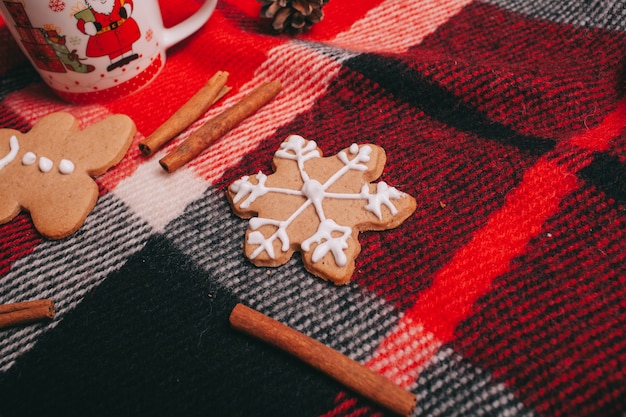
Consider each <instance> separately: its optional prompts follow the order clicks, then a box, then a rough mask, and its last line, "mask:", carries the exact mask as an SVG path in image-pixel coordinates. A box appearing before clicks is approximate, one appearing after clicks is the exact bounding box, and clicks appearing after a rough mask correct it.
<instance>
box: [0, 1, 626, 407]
mask: <svg viewBox="0 0 626 417" xmlns="http://www.w3.org/2000/svg"><path fill="white" fill-rule="evenodd" d="M199 4H200V2H198V1H195V2H189V1H182V0H172V1H162V2H161V7H162V9H163V16H164V19H165V23H166V25H173V24H175V23H178V22H180V21H182V20H183V19H184V18H186V17H187V16H189V15H190V14H191V13H193V12H194V11H195V10H196V9H197V8H198V7H199ZM259 8H260V3H259V2H257V1H254V0H245V1H242V0H220V1H219V2H218V5H217V9H216V11H215V13H214V14H213V16H212V17H211V19H210V20H209V22H208V23H207V24H206V25H205V26H204V27H202V28H201V29H200V30H199V31H198V32H197V33H196V34H194V35H193V36H192V37H190V38H188V39H186V40H185V41H183V42H182V43H180V44H178V45H176V46H174V47H173V48H171V49H170V50H169V51H168V56H167V63H166V65H165V68H164V69H163V71H162V72H161V73H160V74H159V76H158V77H157V78H156V80H155V81H154V82H152V83H151V84H149V85H148V86H147V87H146V88H144V89H143V90H141V91H140V92H138V93H136V94H134V95H131V96H129V97H126V98H123V99H118V100H115V101H111V102H108V103H105V104H92V105H73V104H69V103H67V102H65V101H63V100H61V99H59V98H58V97H56V96H55V95H54V93H53V92H52V91H51V90H50V89H49V88H48V87H47V86H46V84H45V83H43V82H42V80H41V78H40V76H39V75H38V74H37V73H36V72H35V71H34V69H32V67H31V66H30V64H29V63H28V62H27V61H26V59H25V58H24V57H23V56H22V55H21V53H20V52H19V49H18V48H17V46H16V44H15V41H14V40H13V39H12V38H11V36H10V34H9V32H8V30H7V28H6V25H4V24H1V25H0V55H1V59H0V128H11V129H16V130H19V131H21V132H27V131H28V130H29V129H30V128H31V127H32V126H33V124H34V123H35V122H37V120H39V119H41V118H42V117H43V116H44V115H46V114H48V113H50V112H53V111H67V112H70V113H72V114H73V115H74V116H75V117H77V118H78V119H79V120H80V123H81V125H82V126H88V125H90V124H92V123H95V122H96V121H98V120H100V119H102V118H104V117H106V116H108V115H111V114H126V115H128V116H130V117H131V118H132V119H133V120H134V122H135V123H136V125H137V134H136V136H135V138H134V140H133V144H132V145H131V148H130V149H129V151H128V153H127V154H126V156H125V157H124V159H123V160H122V161H121V162H120V163H119V164H118V165H117V166H116V167H114V168H113V169H111V170H109V171H108V172H106V173H105V174H103V175H102V176H100V177H98V178H97V179H96V181H97V183H98V186H99V190H100V195H99V199H98V202H97V204H96V206H95V208H94V210H93V212H92V213H91V214H90V215H89V216H88V218H87V221H86V223H85V224H84V226H83V227H81V228H80V229H79V230H78V232H76V233H75V234H73V235H71V236H70V237H68V238H65V239H62V240H58V241H50V240H47V239H44V238H42V237H41V236H40V235H39V234H38V233H37V231H36V230H35V228H34V227H33V225H32V223H31V220H30V217H29V215H28V214H27V213H21V214H19V215H18V216H17V217H16V218H15V219H14V220H13V221H11V222H9V223H7V224H4V225H0V303H11V302H18V301H27V300H32V299H40V298H51V299H53V300H54V301H55V305H56V310H57V311H56V316H55V318H54V320H52V321H51V322H45V323H38V324H34V325H28V326H19V327H14V328H10V329H5V330H0V415H1V416H2V417H25V416H43V415H46V416H64V417H69V416H94V417H95V416H143V415H146V416H147V415H151V416H225V417H230V416H249V417H253V416H320V417H321V416H325V417H331V416H332V417H339V416H346V417H347V416H355V417H356V416H359V417H361V416H383V415H390V414H388V411H386V410H384V409H382V408H380V407H379V406H377V405H376V404H373V403H371V402H370V401H369V400H367V399H365V398H362V397H361V396H359V395H358V394H356V393H354V392H352V391H350V390H348V389H346V388H344V387H343V386H341V385H340V384H339V383H337V382H335V381H333V380H332V379H330V378H329V377H327V376H325V375H323V374H321V373H319V372H318V371H316V370H314V369H312V368H311V367H309V366H308V365H305V364H303V363H301V362H300V361H298V360H296V359H294V358H293V357H291V356H289V355H287V354H285V353H283V352H280V351H278V350H276V349H275V348H272V347H269V346H267V345H265V344H264V343H262V342H259V341H256V340H255V339H252V338H250V337H248V336H245V335H242V334H240V333H237V332H235V331H233V330H232V329H231V328H230V326H229V324H228V316H229V314H230V311H231V310H232V308H233V307H234V305H235V304H236V303H243V304H246V305H248V306H250V307H253V308H255V309H257V310H259V311H260V312H262V313H264V314H266V315H268V316H270V317H272V318H274V319H276V320H278V321H281V322H283V323H285V324H287V325H289V326H291V327H292V328H295V329H297V330H298V331H300V332H302V333H304V334H306V335H308V336H311V337H313V338H315V339H316V340H318V341H320V342H322V343H324V344H326V345H328V346H330V347H332V348H334V349H336V350H338V351H340V352H342V353H344V354H346V355H347V356H349V357H351V358H352V359H354V360H356V361H358V362H360V363H362V364H364V365H365V366H367V367H369V368H370V369H372V370H374V371H375V372H377V373H379V374H381V375H383V376H385V377H387V378H389V379H390V380H391V381H393V382H394V383H396V384H398V385H400V386H401V387H403V388H405V389H407V390H409V391H411V392H413V393H415V394H416V395H417V398H418V400H417V405H416V407H415V410H414V411H413V415H414V416H490V415H493V416H496V415H497V416H517V415H520V416H615V417H623V416H624V415H625V413H626V131H625V130H624V127H625V126H626V101H625V100H624V97H623V95H624V92H625V91H626V88H625V87H626V71H625V70H624V68H626V65H625V63H626V7H625V6H624V2H623V1H617V0H598V1H582V0H577V1H570V2H561V1H557V0H549V1H545V0H524V1H507V0H491V1H476V0H475V1H470V0H440V1H434V0H428V1H426V0H424V1H415V0H361V1H358V2H350V1H342V0H331V1H330V2H329V3H328V4H327V5H326V6H325V7H324V12H325V17H324V19H323V20H322V21H321V22H320V23H317V24H315V25H314V26H313V27H312V29H311V30H310V31H309V32H306V33H304V34H302V35H298V36H288V35H275V34H272V33H271V32H270V31H269V29H268V26H267V22H266V21H264V20H262V19H261V18H260V17H259ZM219 70H223V71H228V72H229V74H230V76H229V80H228V85H229V86H231V87H232V90H231V92H230V93H229V94H228V95H227V96H226V97H225V98H224V99H223V100H222V101H220V102H218V103H217V104H216V105H215V106H214V107H212V108H211V109H209V110H208V111H207V112H206V113H205V114H203V115H202V117H201V118H200V119H199V120H198V121H197V122H196V123H194V124H193V125H192V126H191V127H189V128H188V129H186V130H185V131H184V132H183V133H182V134H181V135H179V136H178V137H177V138H176V139H174V140H173V141H172V142H171V143H170V144H168V145H167V146H166V147H165V148H164V149H163V150H161V151H160V152H159V153H158V154H157V155H156V156H154V157H151V158H147V157H145V156H143V155H142V154H141V153H140V152H139V149H138V146H137V144H138V143H139V141H141V140H142V139H144V138H145V137H147V136H148V135H149V134H150V133H152V132H153V131H154V130H155V129H156V128H157V127H158V126H159V125H160V124H161V123H163V122H164V121H165V120H166V119H167V118H168V117H169V116H170V115H171V114H172V113H173V112H174V111H175V110H176V109H178V108H179V107H180V106H181V105H182V104H183V103H185V102H186V100H188V99H189V97H191V95H192V94H193V93H194V92H195V91H197V90H198V89H199V88H200V87H201V86H202V85H204V83H206V81H207V80H208V79H209V78H210V77H211V76H212V75H213V74H214V73H215V72H216V71H219ZM269 80H279V81H280V82H281V83H282V85H283V89H282V91H281V93H280V94H279V95H278V96H277V97H276V98H275V99H274V100H272V101H271V102H270V103H269V104H268V105H267V106H265V107H264V108H262V109H261V110H260V111H258V112H257V113H255V114H254V115H253V116H251V117H249V118H248V119H246V120H245V121H244V122H242V123H241V124H239V125H238V126H237V127H236V128H235V129H233V130H232V131H231V132H229V133H228V134H227V135H225V136H224V137H222V138H221V139H220V140H219V141H218V142H217V143H215V144H214V145H212V146H211V147H210V148H209V149H207V150H206V151H205V152H203V153H202V154H201V155H200V156H199V157H197V158H195V159H194V160H193V161H192V162H190V163H189V164H187V165H185V166H184V167H183V168H181V169H180V170H179V171H177V172H175V173H173V174H167V173H165V172H164V171H163V170H162V169H161V167H160V166H159V164H158V159H159V158H160V157H162V156H163V155H164V154H165V153H166V152H168V151H170V150H172V149H173V148H174V147H175V146H176V145H177V144H178V143H180V142H181V141H182V140H184V139H185V138H187V137H189V135H190V134H191V133H192V132H194V131H195V130H196V129H197V128H198V127H199V126H201V125H202V123H204V122H206V121H207V120H209V119H210V118H212V117H213V116H215V115H217V114H219V113H220V112H222V111H224V110H225V109H226V108H228V107H230V106H231V105H233V104H234V103H236V102H237V101H239V100H240V99H241V98H242V97H243V96H244V95H245V94H247V93H248V92H250V91H251V90H252V89H253V88H255V87H256V86H258V85H259V84H260V83H262V82H263V81H269ZM291 134H297V135H301V136H303V137H305V138H307V139H311V140H315V141H316V142H317V143H318V145H319V147H320V148H321V149H322V150H323V151H324V154H325V155H333V154H335V153H337V152H339V151H340V150H341V149H344V148H346V147H348V146H350V145H351V144H352V143H354V142H357V143H373V144H376V145H380V146H382V147H383V148H384V149H385V151H386V153H387V163H386V165H385V168H384V172H383V174H382V177H381V180H384V181H385V182H387V183H389V184H390V185H393V186H395V187H397V188H398V189H400V190H402V191H404V192H407V193H409V194H411V195H412V196H414V197H415V198H416V200H417V209H416V211H415V213H414V214H413V215H412V216H410V217H409V218H408V219H407V220H406V221H405V222H404V223H403V224H402V225H401V226H400V227H398V228H397V229H393V230H386V231H382V232H364V233H361V234H360V243H361V245H362V252H361V254H360V255H359V257H358V258H357V260H356V271H355V273H354V275H353V277H352V280H351V282H350V283H349V284H347V285H346V286H341V287H335V286H333V285H332V284H329V283H327V282H325V281H323V280H321V279H319V278H316V277H314V276H313V275H311V274H309V273H308V272H307V271H306V270H305V268H304V266H303V263H302V260H301V258H300V255H299V254H296V256H294V257H293V258H292V259H291V260H290V261H289V262H288V263H287V264H286V265H283V266H280V267H277V268H260V267H256V266H254V265H253V264H252V263H251V262H250V261H248V260H247V259H246V258H245V256H244V254H243V249H242V246H243V239H244V234H245V231H246V228H247V221H246V220H243V219H241V218H239V217H237V216H236V215H234V213H233V212H232V210H231V208H230V206H229V204H228V201H227V198H226V193H225V191H226V189H227V187H228V186H229V185H230V184H231V183H233V182H234V181H235V180H237V179H239V178H240V177H242V176H243V175H252V174H254V173H256V172H259V171H261V172H264V173H266V174H270V173H271V172H272V166H271V161H272V156H273V154H274V152H275V151H276V150H277V149H278V147H279V145H280V143H281V142H282V141H283V140H285V138H286V137H288V136H289V135H291Z"/></svg>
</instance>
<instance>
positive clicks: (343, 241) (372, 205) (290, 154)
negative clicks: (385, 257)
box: [230, 135, 406, 266]
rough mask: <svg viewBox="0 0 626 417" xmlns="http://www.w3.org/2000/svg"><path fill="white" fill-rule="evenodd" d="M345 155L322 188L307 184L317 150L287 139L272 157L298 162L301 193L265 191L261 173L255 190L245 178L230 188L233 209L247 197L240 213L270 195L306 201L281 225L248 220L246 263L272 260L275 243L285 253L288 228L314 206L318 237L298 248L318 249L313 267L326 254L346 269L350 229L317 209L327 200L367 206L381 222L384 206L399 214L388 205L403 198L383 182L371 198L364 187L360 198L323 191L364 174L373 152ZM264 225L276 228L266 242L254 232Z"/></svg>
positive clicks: (354, 149) (355, 149)
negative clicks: (251, 247)
mask: <svg viewBox="0 0 626 417" xmlns="http://www.w3.org/2000/svg"><path fill="white" fill-rule="evenodd" d="M349 152H350V154H351V155H352V156H353V157H352V159H350V157H349V156H348V154H347V153H346V152H344V151H341V152H339V153H338V154H337V157H338V158H339V160H340V161H341V162H343V164H344V165H343V166H342V167H341V168H340V169H338V170H337V171H336V172H335V173H334V174H333V175H332V176H331V177H330V178H329V179H328V180H326V182H325V183H324V184H321V183H320V182H319V181H317V180H315V179H311V178H310V177H309V175H308V173H307V172H306V170H305V168H304V162H305V161H307V160H309V159H312V158H321V155H320V152H319V151H318V150H317V144H316V143H315V142H314V141H309V142H308V143H307V142H306V141H305V139H304V138H302V137H301V136H298V135H292V136H290V137H289V138H288V139H287V141H286V142H283V143H282V144H281V146H280V149H279V150H277V151H276V153H275V154H274V156H275V157H276V158H282V159H288V160H293V161H296V162H297V164H298V168H299V171H300V176H301V178H302V181H303V185H302V188H301V189H300V190H293V189H288V188H277V187H266V185H265V184H266V180H267V176H266V175H265V174H263V173H261V172H259V173H258V174H257V175H256V176H255V178H256V180H257V183H256V184H254V183H252V182H251V181H250V177H249V176H244V177H242V178H241V179H239V180H237V181H235V182H234V183H233V184H232V185H231V186H230V190H231V191H232V192H234V193H235V196H234V197H233V201H234V202H235V203H238V202H239V201H241V200H242V199H244V197H246V198H245V199H244V200H243V202H242V203H241V204H240V207H241V208H248V207H250V204H252V203H253V202H254V201H255V200H256V199H257V198H259V197H261V196H264V195H265V194H268V193H270V192H274V193H279V194H287V195H300V196H303V197H305V198H306V201H304V202H303V203H302V204H301V205H300V207H298V209H296V210H295V211H294V212H293V213H292V214H291V215H290V216H289V218H288V219H286V220H275V219H267V218H261V217H254V218H252V219H250V222H249V226H250V230H252V232H250V233H249V234H248V243H249V244H253V245H258V247H257V248H256V249H255V250H254V251H253V252H252V253H251V254H250V259H254V258H256V257H257V256H259V255H260V254H261V253H262V252H266V253H267V255H268V256H269V257H270V258H271V259H275V253H274V241H275V240H276V239H278V240H280V242H281V250H282V251H283V252H286V251H288V250H289V247H290V244H291V243H290V240H289V235H288V234H287V228H288V227H289V225H291V224H292V223H293V221H294V220H295V219H296V218H297V217H298V216H299V215H300V214H301V213H302V212H303V211H304V210H305V209H306V208H308V207H310V206H311V205H313V207H314V208H315V212H316V213H317V216H318V217H319V220H320V224H319V225H318V227H317V231H316V232H315V233H314V234H313V235H312V236H310V237H308V238H307V239H305V240H304V241H303V242H302V243H301V249H302V250H303V251H305V252H308V251H310V250H311V245H312V244H313V243H317V245H316V246H315V249H314V250H313V254H312V255H311V259H312V261H313V262H314V263H315V262H319V261H320V260H321V259H322V258H323V257H324V256H325V255H326V254H327V253H332V255H333V257H334V259H335V262H336V263H337V265H339V266H344V265H346V262H347V259H346V255H345V252H344V250H345V249H346V248H347V247H348V239H349V238H350V237H351V235H352V228H351V227H348V226H342V225H339V224H337V223H336V222H335V221H334V220H332V219H327V218H326V214H325V212H324V207H323V204H322V203H323V201H324V199H326V198H332V199H344V200H348V199H351V200H364V201H367V204H366V205H365V206H364V208H365V209H366V210H368V211H370V212H371V213H373V214H374V215H375V216H376V217H378V219H380V220H382V210H381V209H382V206H383V205H384V206H385V207H387V208H388V209H389V210H390V212H391V214H392V215H394V216H395V215H396V214H397V213H398V210H397V209H396V207H395V206H394V205H393V203H392V202H391V200H396V199H399V198H402V197H404V196H405V195H406V194H404V193H403V192H401V191H398V190H397V189H396V188H394V187H390V186H389V185H387V184H386V183H385V182H379V183H377V186H376V192H375V193H373V194H372V193H370V190H369V185H368V184H364V185H363V187H362V188H361V191H360V192H359V193H331V192H328V191H326V190H327V189H328V188H329V187H330V186H331V185H333V184H334V183H335V182H336V181H337V180H339V179H340V178H341V177H342V176H343V175H344V174H346V173H347V172H348V171H350V170H356V171H367V169H368V167H367V165H366V164H365V163H367V162H369V161H370V155H371V153H372V148H371V147H370V146H367V145H364V146H359V145H357V144H356V143H354V144H352V145H351V146H350V148H349ZM265 225H271V226H274V227H276V231H275V232H274V233H273V234H272V235H271V236H269V237H267V238H266V237H265V236H264V235H263V234H262V233H261V232H259V231H258V229H259V228H260V227H262V226H265Z"/></svg>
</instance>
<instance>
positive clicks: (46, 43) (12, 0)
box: [0, 0, 217, 103]
mask: <svg viewBox="0 0 626 417" xmlns="http://www.w3.org/2000/svg"><path fill="white" fill-rule="evenodd" d="M216 4H217V0H205V2H204V4H203V5H202V6H201V7H200V9H199V10H198V11H197V12H196V13H195V14H194V15H192V16H191V17H189V18H187V19H186V20H184V21H183V22H181V23H179V24H178V25H176V26H173V27H170V28H165V27H164V26H163V19H162V17H161V10H160V8H159V1H158V0H0V12H1V13H2V17H3V19H4V21H5V24H6V25H7V27H8V28H9V30H10V31H11V33H12V34H13V36H14V38H15V39H16V40H17V43H18V44H19V45H20V47H21V48H22V50H23V51H24V53H25V54H26V56H27V57H28V58H29V59H30V61H31V62H32V64H33V66H34V67H35V68H36V69H37V71H38V72H39V74H40V75H41V77H42V78H43V80H44V81H45V82H46V83H47V84H48V85H49V86H50V87H51V88H52V89H53V90H54V91H55V92H56V93H57V94H58V95H59V96H61V97H62V98H64V99H66V100H68V101H71V102H74V103H95V102H106V101H110V100H114V99H118V98H120V97H123V96H126V95H128V94H130V93H133V92H135V91H137V90H139V89H141V88H142V87H144V86H145V85H147V84H148V83H149V82H150V81H152V80H153V79H154V78H155V77H156V76H157V75H158V73H159V72H160V71H161V69H162V68H163V65H165V51H166V50H167V49H168V48H169V47H171V46H172V45H174V44H176V43H177V42H179V41H181V40H183V39H185V38H186V37H188V36H190V35H191V34H193V33H194V32H195V31H196V30H198V29H199V28H200V27H201V26H202V25H203V24H204V23H205V22H206V21H207V20H208V19H209V17H210V16H211V14H213V11H214V10H215V6H216Z"/></svg>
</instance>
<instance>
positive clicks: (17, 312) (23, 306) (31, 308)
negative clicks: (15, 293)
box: [0, 299, 54, 329]
mask: <svg viewBox="0 0 626 417" xmlns="http://www.w3.org/2000/svg"><path fill="white" fill-rule="evenodd" d="M53 317H54V302H53V301H52V300H47V299H45V300H35V301H24V302H21V303H12V304H3V305H0V329H1V328H4V327H11V326H17V325H19V324H28V323H34V322H36V321H41V320H45V319H52V318H53Z"/></svg>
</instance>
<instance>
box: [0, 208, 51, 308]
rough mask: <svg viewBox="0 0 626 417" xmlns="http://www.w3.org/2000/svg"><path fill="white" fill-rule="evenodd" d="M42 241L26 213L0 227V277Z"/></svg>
mask: <svg viewBox="0 0 626 417" xmlns="http://www.w3.org/2000/svg"><path fill="white" fill-rule="evenodd" d="M42 240H43V238H42V237H41V236H40V235H39V234H38V233H37V232H36V231H35V227H34V226H33V223H32V221H31V220H30V216H29V215H28V214H26V213H22V214H19V215H18V216H17V217H16V218H14V219H13V220H12V221H11V222H9V223H7V224H3V225H0V276H2V275H4V274H6V273H7V272H9V270H10V269H11V266H12V265H13V264H14V263H15V262H16V261H17V260H18V259H20V258H23V257H24V256H26V255H28V254H29V253H31V252H32V251H33V250H34V249H35V248H36V247H37V245H38V244H39V243H41V241H42ZM0 301H2V300H0Z"/></svg>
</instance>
